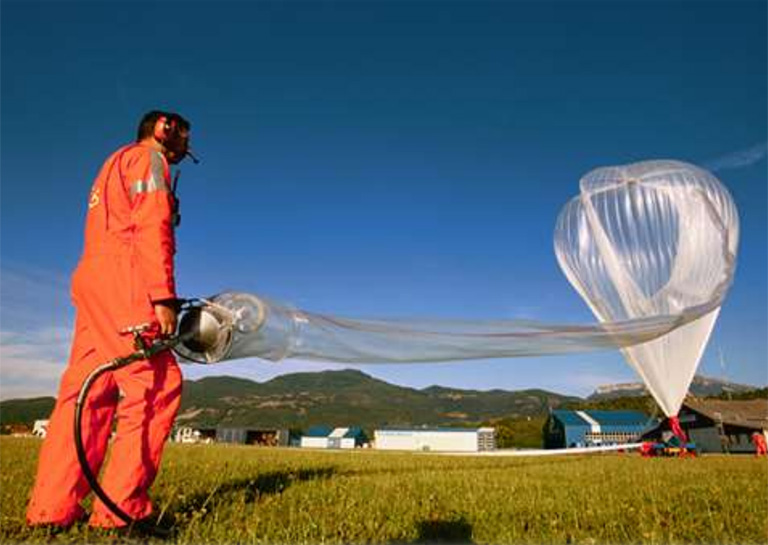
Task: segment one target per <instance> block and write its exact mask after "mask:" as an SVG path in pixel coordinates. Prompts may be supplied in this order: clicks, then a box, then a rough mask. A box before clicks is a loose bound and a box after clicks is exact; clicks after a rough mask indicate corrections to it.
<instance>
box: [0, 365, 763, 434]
mask: <svg viewBox="0 0 768 545" xmlns="http://www.w3.org/2000/svg"><path fill="white" fill-rule="evenodd" d="M750 389H753V387H750V386H744V385H738V384H731V383H726V382H724V381H719V380H717V379H709V378H705V377H697V379H695V380H694V383H693V385H692V387H691V393H693V394H694V395H698V396H705V395H717V394H719V393H722V392H724V391H745V390H750ZM642 395H647V392H645V390H644V388H643V386H642V385H641V384H617V385H612V386H603V387H600V388H598V389H597V391H595V393H593V394H592V395H591V396H590V397H589V398H588V400H586V401H585V400H584V399H582V398H579V397H575V396H566V395H561V394H557V393H554V392H548V391H546V390H538V389H530V390H520V391H506V390H489V391H480V390H463V389H459V388H445V387H442V386H430V387H428V388H423V389H415V388H408V387H403V386H396V385H393V384H389V383H387V382H385V381H382V380H379V379H376V378H373V377H371V376H369V375H367V374H365V373H362V372H360V371H356V370H342V371H321V372H316V373H293V374H288V375H282V376H279V377H276V378H274V379H272V380H269V381H266V382H261V383H260V382H254V381H252V380H247V379H243V378H236V377H207V378H203V379H200V380H196V381H185V382H184V388H183V394H182V403H181V409H180V410H179V414H178V417H177V424H179V425H185V424H186V425H190V426H196V427H216V426H225V427H226V426H231V427H238V426H243V427H269V428H277V427H281V428H295V429H307V428H308V427H310V426H314V425H329V426H360V427H363V428H366V429H372V428H376V427H382V426H420V425H424V426H457V425H458V426H461V425H478V424H480V423H492V422H495V421H500V420H505V421H509V420H514V419H521V418H527V417H536V416H542V415H544V414H546V412H547V411H548V409H550V408H558V407H560V406H567V407H569V408H573V407H577V406H579V404H581V403H586V402H587V401H588V402H591V403H592V404H594V403H595V402H598V403H599V402H600V401H601V400H611V399H615V398H617V397H632V396H642ZM54 401H55V400H54V398H52V397H43V398H34V399H13V400H7V401H2V402H0V423H2V424H3V425H7V424H12V423H21V424H27V425H31V423H32V422H34V420H36V419H41V418H48V416H49V414H50V412H51V410H52V408H53V404H54Z"/></svg>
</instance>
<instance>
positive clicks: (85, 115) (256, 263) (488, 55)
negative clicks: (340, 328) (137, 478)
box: [0, 0, 768, 398]
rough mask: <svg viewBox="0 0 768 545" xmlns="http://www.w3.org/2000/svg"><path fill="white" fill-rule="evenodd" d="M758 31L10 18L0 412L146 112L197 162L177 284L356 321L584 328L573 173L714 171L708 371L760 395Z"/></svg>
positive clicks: (540, 5)
mask: <svg viewBox="0 0 768 545" xmlns="http://www.w3.org/2000/svg"><path fill="white" fill-rule="evenodd" d="M766 20H767V13H766V3H765V2H746V1H732V2H689V1H685V2H679V3H672V2H626V1H619V2H610V3H609V2H582V1H561V2H551V3H548V2H532V1H531V2H514V1H508V2H501V1H498V2H478V1H471V2H470V1H463V2H441V1H438V0H433V1H427V0H424V1H394V2H384V1H362V2H350V1H347V2H319V1H316V2H297V1H282V2H267V1H260V2H232V3H226V2H204V1H198V2H161V3H151V2H126V3H120V2H91V1H89V2H82V3H78V2H69V1H68V2H47V3H40V2H34V1H24V2H21V1H15V2H14V1H4V2H3V3H2V32H1V33H0V36H1V38H0V39H1V46H2V49H1V50H0V53H1V55H2V63H0V64H1V70H2V95H1V104H2V112H1V113H2V117H1V120H2V125H1V127H2V139H1V141H0V144H1V146H2V148H1V151H2V161H1V168H2V171H1V186H0V191H1V193H0V196H1V199H0V202H1V205H2V214H1V215H0V242H1V245H0V258H1V261H0V272H1V273H2V275H1V276H0V288H2V291H0V295H1V296H2V306H1V307H0V308H1V309H2V316H0V318H1V319H2V322H0V334H2V337H1V340H2V349H3V352H2V357H3V361H2V376H1V377H0V378H1V379H2V385H1V387H2V391H0V396H2V397H4V398H7V397H14V396H19V395H37V394H52V393H53V392H54V388H55V384H56V380H57V377H58V374H59V373H60V372H61V370H62V369H63V365H64V363H65V359H66V353H67V345H68V342H69V328H70V326H71V322H72V315H73V311H72V309H71V307H70V306H69V302H68V297H67V284H68V277H69V274H70V273H71V271H72V269H73V268H74V266H75V264H76V262H77V259H78V257H79V253H80V250H81V234H82V223H83V217H84V213H85V210H86V198H87V194H88V189H89V186H90V184H91V181H92V179H93V177H94V176H95V174H96V172H97V170H98V168H99V167H100V165H101V163H102V161H103V160H104V159H105V157H106V156H107V155H108V154H109V153H110V152H111V151H113V150H114V149H115V148H117V147H118V146H120V145H122V144H124V143H126V142H128V141H129V140H131V139H132V137H133V135H134V131H135V125H136V123H137V120H138V118H139V117H140V116H141V114H142V113H143V112H145V111H146V110H149V109H153V108H169V109H174V110H177V111H179V112H181V113H182V114H184V115H185V116H187V117H188V118H189V119H190V120H191V121H192V124H193V145H194V147H195V149H196V151H197V152H198V154H199V155H200V157H201V158H202V160H203V163H202V164H201V165H199V166H194V165H191V164H189V165H187V164H184V165H182V171H183V175H182V176H181V183H180V185H181V187H180V192H181V201H182V216H183V221H182V225H181V228H180V230H179V231H178V246H179V253H178V256H177V266H178V286H179V289H180V292H181V293H182V294H183V295H186V296H202V295H208V294H212V293H216V292H219V291H222V290H224V289H236V290H241V291H252V292H256V293H259V294H262V295H267V296H269V297H272V298H275V299H279V300H283V301H287V302H291V303H294V304H296V305H298V306H300V307H303V308H306V309H308V310H313V311H319V312H327V313H332V314H339V315H348V316H435V317H442V316H453V317H461V318H474V317H477V318H513V317H525V318H535V319H538V320H544V321H549V322H588V321H592V316H591V314H590V313H589V311H588V309H587V308H586V305H585V304H584V303H583V302H582V301H581V300H580V299H579V297H578V295H577V294H576V292H575V291H573V290H572V289H571V287H570V285H569V284H568V282H567V280H566V279H565V277H564V276H563V275H562V273H561V272H560V270H559V268H558V265H557V262H556V260H555V257H554V254H553V250H552V234H553V229H554V224H555V220H556V217H557V214H558V212H559V210H560V208H561V206H562V205H563V204H565V202H566V201H567V200H568V199H570V198H571V197H572V196H574V195H575V194H576V193H577V192H578V180H579V178H580V176H581V175H583V174H584V173H586V172H587V171H589V170H590V169H592V168H595V167H598V166H602V165H610V164H620V163H627V162H631V161H635V160H642V159H652V158H674V159H681V160H686V161H691V162H694V163H698V164H702V163H707V162H711V161H714V160H720V163H719V164H720V165H725V166H724V167H723V168H721V169H720V170H718V172H717V174H718V176H719V177H720V178H721V179H722V180H723V182H724V183H726V185H727V186H728V187H729V189H730V190H731V191H732V193H733V195H734V197H735V200H736V202H737V205H738V207H739V211H740V214H741V220H742V238H741V247H740V257H739V259H740V261H739V268H738V272H737V277H736V281H735V285H734V287H733V289H732V291H731V293H730V296H729V298H728V300H727V302H726V305H725V307H724V309H723V312H722V314H721V318H720V321H719V323H718V325H717V327H716V329H715V332H714V334H713V338H712V342H711V343H710V347H709V349H708V350H707V352H706V354H705V356H704V358H703V361H702V366H701V369H700V370H701V372H703V373H704V374H707V375H711V376H726V377H727V378H729V379H731V380H735V381H738V382H747V383H753V384H761V385H764V384H766V383H767V382H768V370H767V369H766V365H767V363H766V362H767V355H768V354H767V352H768V348H767V346H766V337H767V336H768V321H767V319H766V313H767V311H766V308H767V303H768V290H767V289H766V287H767V286H766V285H767V283H768V266H767V252H768V250H767V249H768V237H767V231H768V229H767V227H768V219H767V217H766V210H767V209H768V196H767V194H766V187H767V184H766V160H765V142H766V139H767V134H766V133H767V130H766V122H767V119H768V111H767V108H766V97H767V96H768V89H767V88H766V81H767V71H768V68H767V67H768V59H767V54H766V49H767V48H766V45H767V44H766V42H767V32H766ZM755 146H758V147H757V148H755ZM750 148H751V149H753V151H754V150H757V151H756V152H755V153H753V154H752V155H751V156H749V157H748V158H746V159H743V158H742V156H740V155H739V152H741V151H742V150H746V149H750ZM733 154H736V155H733ZM723 158H725V159H724V160H723ZM737 164H740V166H738V167H736V165H737ZM720 352H722V354H723V355H724V361H725V368H724V370H723V367H722V366H721V363H720V357H719V354H720ZM323 368H338V366H329V365H322V364H309V363H305V362H285V363H283V364H280V365H275V364H267V363H261V362H255V361H244V362H239V363H233V364H228V365H223V366H221V367H213V368H210V369H201V368H193V367H185V372H186V374H187V376H188V377H198V376H201V375H202V374H204V373H208V374H220V373H225V372H226V373H236V374H239V375H242V376H248V377H251V378H255V379H257V380H263V379H267V378H270V377H272V376H274V375H276V374H280V373H284V372H291V371H295V370H299V369H303V370H319V369H323ZM363 370H364V371H366V372H369V373H371V374H373V375H375V376H377V377H381V378H383V379H385V380H388V381H391V382H395V383H398V384H404V385H410V386H414V387H424V386H427V385H430V384H435V383H437V384H442V385H449V386H458V387H465V388H478V389H490V388H496V387H498V388H505V389H518V388H525V387H542V388H548V389H552V390H557V391H560V392H564V393H575V394H581V395H586V394H588V393H589V392H590V391H591V390H592V389H593V388H594V387H595V386H597V385H598V384H602V383H605V382H614V381H631V380H636V377H635V376H634V374H633V372H632V371H631V370H630V368H629V367H628V366H627V365H626V364H624V363H623V362H622V359H621V356H620V355H619V354H618V353H603V354H593V355H580V356H561V357H553V358H539V359H524V360H497V361H487V362H467V363H453V364H437V365H413V366H394V365H392V366H367V367H364V368H363Z"/></svg>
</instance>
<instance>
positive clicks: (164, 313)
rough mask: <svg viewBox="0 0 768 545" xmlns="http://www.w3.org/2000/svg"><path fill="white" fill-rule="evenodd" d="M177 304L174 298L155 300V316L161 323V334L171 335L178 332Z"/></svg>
mask: <svg viewBox="0 0 768 545" xmlns="http://www.w3.org/2000/svg"><path fill="white" fill-rule="evenodd" d="M177 306H178V305H177V304H176V301H175V300H173V299H169V300H168V301H155V303H154V307H155V318H156V319H157V323H158V324H159V325H160V334H161V335H162V336H164V337H169V336H171V335H173V334H174V333H176V316H177V312H178V311H177V310H176V309H177Z"/></svg>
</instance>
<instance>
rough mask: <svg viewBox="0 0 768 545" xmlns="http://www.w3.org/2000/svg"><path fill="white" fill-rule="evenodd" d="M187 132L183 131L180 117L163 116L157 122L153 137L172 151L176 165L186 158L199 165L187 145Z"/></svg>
mask: <svg viewBox="0 0 768 545" xmlns="http://www.w3.org/2000/svg"><path fill="white" fill-rule="evenodd" d="M185 133H186V131H184V130H182V128H181V125H180V124H179V120H178V116H176V115H174V114H163V115H161V116H160V117H159V118H158V119H157V121H156V122H155V127H154V129H153V131H152V136H153V137H154V139H155V140H157V141H158V142H159V143H160V144H162V145H163V146H164V147H165V148H166V149H168V150H169V151H171V152H172V153H173V154H174V156H175V157H176V158H175V159H174V161H173V162H174V163H179V162H181V161H182V160H183V159H184V158H185V157H187V156H189V158H190V159H192V162H193V163H195V164H197V163H199V162H200V161H199V160H198V159H197V157H195V156H194V155H192V152H191V150H190V149H189V146H188V144H187V135H186V134H185Z"/></svg>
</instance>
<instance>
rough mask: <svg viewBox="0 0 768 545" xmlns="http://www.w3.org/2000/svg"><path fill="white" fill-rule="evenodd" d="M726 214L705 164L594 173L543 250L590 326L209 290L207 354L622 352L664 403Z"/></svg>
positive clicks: (700, 329)
mask: <svg viewBox="0 0 768 545" xmlns="http://www.w3.org/2000/svg"><path fill="white" fill-rule="evenodd" d="M737 244H738V216H737V212H736V208H735V206H734V204H733V201H732V200H731V197H730V195H729V194H728V192H727V190H726V189H725V188H724V187H723V186H722V185H721V184H720V183H719V182H718V180H717V179H715V178H714V176H712V175H711V174H710V173H708V172H706V171H704V170H702V169H700V168H698V167H695V166H693V165H689V164H686V163H682V162H678V161H647V162H643V163H636V164H633V165H628V166H623V167H608V168H601V169H597V170H594V171H592V172H590V173H589V174H587V175H586V176H585V177H584V178H583V179H582V180H581V194H580V195H579V196H577V197H575V198H574V199H572V200H571V201H570V202H569V203H568V204H566V206H565V207H564V209H563V210H562V212H561V214H560V216H559V218H558V220H557V226H556V229H555V240H554V246H555V253H556V255H557V259H558V262H559V263H560V266H561V267H562V269H563V271H564V272H565V275H566V277H567V278H568V280H569V281H570V282H571V284H572V285H573V286H574V288H575V289H576V290H577V291H578V292H579V293H580V294H581V295H582V297H583V298H584V299H585V301H586V302H587V304H588V305H589V307H590V308H591V309H592V311H593V312H594V314H595V316H596V317H597V318H598V320H599V321H600V323H597V324H589V325H575V324H574V325H568V324H548V323H539V322H532V321H527V320H461V319H457V320H445V319H423V320H413V319H410V320H409V319H349V318H340V317H335V316H329V315H323V314H317V313H313V312H309V311H305V310H300V309H296V308H293V307H291V306H289V305H284V304H280V303H277V302H272V301H268V300H266V299H262V298H260V297H257V296H255V295H252V294H247V293H235V292H227V293H222V294H219V295H217V296H214V297H212V298H210V300H211V302H212V303H214V304H215V305H217V306H218V307H220V308H222V309H226V310H227V311H228V312H229V313H230V314H231V316H232V317H233V324H234V326H233V335H232V336H231V343H230V344H228V345H227V347H226V349H225V350H224V351H222V352H220V353H218V354H217V355H216V356H215V357H214V358H211V357H210V356H208V357H207V359H208V360H209V361H221V360H227V359H235V358H246V357H258V358H263V359H267V360H272V361H278V360H281V359H283V358H299V359H307V360H324V361H333V362H346V363H357V364H370V363H411V362H438V361H439V362H444V361H451V360H470V359H479V358H512V357H522V356H540V355H547V354H566V353H573V352H584V351H594V350H604V349H617V348H618V349H621V350H622V352H623V354H624V355H625V357H626V359H627V361H628V362H629V363H630V365H632V367H633V368H634V369H635V370H636V371H637V372H638V374H639V375H640V376H641V377H642V379H643V380H644V382H645V384H646V385H647V386H648V388H649V390H650V391H651V393H652V394H653V396H654V397H655V398H656V400H657V401H658V403H659V405H660V406H661V407H662V409H663V410H664V411H665V412H666V413H667V414H669V415H672V414H676V413H677V411H678V410H679V407H680V404H681V403H682V400H683V397H684V396H685V393H686V392H687V390H688V387H689V385H690V381H691V380H692V379H693V375H694V373H695V370H696V367H697V365H698V362H699V359H700V358H701V355H702V353H703V350H704V347H705V346H706V342H707V340H708V338H709V335H710V332H711V330H712V327H713V325H714V322H715V319H716V318H717V315H718V312H719V310H720V305H721V304H722V301H723V298H724V297H725V294H726V291H727V289H728V287H729V286H730V284H731V281H732V279H733V274H734V269H735V264H736V249H737Z"/></svg>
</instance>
